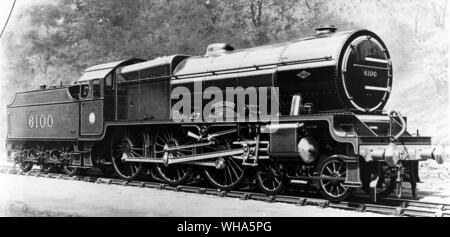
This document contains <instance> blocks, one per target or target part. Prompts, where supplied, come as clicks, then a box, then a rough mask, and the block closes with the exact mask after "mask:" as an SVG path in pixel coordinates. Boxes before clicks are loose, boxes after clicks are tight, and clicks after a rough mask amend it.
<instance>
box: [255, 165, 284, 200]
mask: <svg viewBox="0 0 450 237" xmlns="http://www.w3.org/2000/svg"><path fill="white" fill-rule="evenodd" d="M255 178H256V183H257V184H258V187H259V188H260V189H261V191H263V192H264V193H265V194H268V195H278V194H281V193H283V192H284V191H285V190H286V186H287V183H286V176H285V173H284V171H283V166H282V164H278V163H275V162H274V161H272V160H270V161H267V162H263V163H260V164H259V166H258V169H257V170H256V173H255Z"/></svg>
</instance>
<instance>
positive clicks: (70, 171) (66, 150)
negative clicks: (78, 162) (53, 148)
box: [60, 145, 82, 176]
mask: <svg viewBox="0 0 450 237" xmlns="http://www.w3.org/2000/svg"><path fill="white" fill-rule="evenodd" d="M74 150H75V149H74V147H73V145H63V146H62V147H61V150H60V154H61V156H62V157H66V158H69V157H70V156H71V155H70V153H72V152H74ZM62 169H63V171H64V173H65V174H67V175H69V176H75V175H79V174H80V173H81V171H82V170H81V168H79V167H73V166H71V164H67V163H65V164H64V165H63V167H62Z"/></svg>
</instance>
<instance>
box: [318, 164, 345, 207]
mask: <svg viewBox="0 0 450 237" xmlns="http://www.w3.org/2000/svg"><path fill="white" fill-rule="evenodd" d="M317 170H318V174H319V177H320V178H321V179H320V180H319V181H318V182H319V188H320V193H321V194H322V195H323V196H324V197H325V198H326V199H328V200H330V201H332V202H340V201H343V200H344V199H346V198H347V197H348V196H349V195H350V194H351V192H352V191H353V189H352V188H349V187H346V186H344V185H343V184H344V182H345V178H346V176H347V175H346V172H347V171H346V166H345V163H344V162H343V160H342V159H341V158H340V157H338V156H330V157H328V158H325V159H322V160H321V161H320V162H319V165H318V169H317Z"/></svg>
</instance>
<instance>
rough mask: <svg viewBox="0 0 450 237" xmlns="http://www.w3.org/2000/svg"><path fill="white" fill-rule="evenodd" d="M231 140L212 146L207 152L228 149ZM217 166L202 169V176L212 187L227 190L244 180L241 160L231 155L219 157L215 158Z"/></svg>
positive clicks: (237, 185)
mask: <svg viewBox="0 0 450 237" xmlns="http://www.w3.org/2000/svg"><path fill="white" fill-rule="evenodd" d="M230 144H231V142H230V141H226V142H223V144H220V145H216V146H212V147H210V148H209V149H207V152H213V151H221V150H229V149H231V145H230ZM216 163H217V167H205V168H204V169H203V173H204V177H205V178H206V180H208V182H209V183H210V184H211V185H213V186H214V187H216V188H218V189H221V190H225V191H229V190H232V189H235V188H237V187H239V185H241V184H242V182H243V181H244V180H245V175H246V172H245V167H244V166H243V165H242V162H241V161H238V160H235V159H233V157H221V158H219V159H217V160H216Z"/></svg>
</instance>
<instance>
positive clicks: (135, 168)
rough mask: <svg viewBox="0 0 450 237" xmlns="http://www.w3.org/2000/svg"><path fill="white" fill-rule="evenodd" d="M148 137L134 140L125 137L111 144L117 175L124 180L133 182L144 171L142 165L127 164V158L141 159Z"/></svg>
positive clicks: (112, 158) (127, 136) (135, 163)
mask: <svg viewBox="0 0 450 237" xmlns="http://www.w3.org/2000/svg"><path fill="white" fill-rule="evenodd" d="M145 136H146V135H145V134H144V135H141V136H140V137H139V138H133V137H131V136H130V135H125V136H123V137H122V138H121V139H117V140H116V141H113V142H112V143H111V154H112V157H111V161H112V164H113V167H114V171H115V173H116V174H117V175H118V176H119V177H120V178H121V179H123V180H127V181H131V180H133V179H135V178H136V177H137V176H138V175H139V174H140V173H141V171H142V163H138V162H126V161H125V160H124V159H125V158H141V157H143V156H144V144H145V138H144V137H145Z"/></svg>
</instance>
